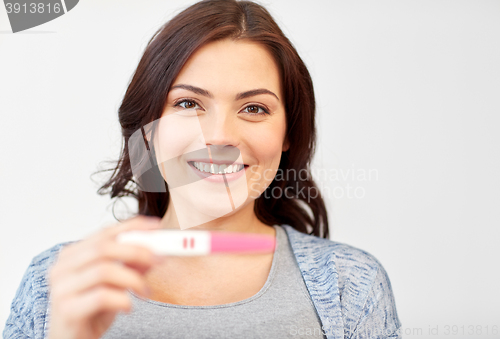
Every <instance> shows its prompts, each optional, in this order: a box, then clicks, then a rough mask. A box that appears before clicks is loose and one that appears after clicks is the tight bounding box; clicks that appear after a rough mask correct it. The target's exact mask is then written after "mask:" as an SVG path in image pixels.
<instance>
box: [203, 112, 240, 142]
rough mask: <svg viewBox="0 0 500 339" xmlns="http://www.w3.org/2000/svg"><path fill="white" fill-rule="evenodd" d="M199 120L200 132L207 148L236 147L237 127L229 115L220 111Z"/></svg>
mask: <svg viewBox="0 0 500 339" xmlns="http://www.w3.org/2000/svg"><path fill="white" fill-rule="evenodd" d="M201 120H203V121H201ZM201 120H200V123H201V130H202V133H203V137H204V139H205V144H206V145H207V146H234V147H236V146H237V145H238V131H237V126H236V124H235V119H234V118H233V117H231V115H230V114H226V113H225V112H222V111H219V112H214V114H209V115H208V116H206V117H205V119H201Z"/></svg>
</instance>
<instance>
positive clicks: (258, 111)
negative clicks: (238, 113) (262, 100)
mask: <svg viewBox="0 0 500 339" xmlns="http://www.w3.org/2000/svg"><path fill="white" fill-rule="evenodd" d="M245 110H247V111H245ZM243 111H244V112H245V113H248V114H250V115H264V114H269V111H268V110H267V109H265V108H264V107H262V106H259V105H248V106H247V107H245V109H244V110H243Z"/></svg>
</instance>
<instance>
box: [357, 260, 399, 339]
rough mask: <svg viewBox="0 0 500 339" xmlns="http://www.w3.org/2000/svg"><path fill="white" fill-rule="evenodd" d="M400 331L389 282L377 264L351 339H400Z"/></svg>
mask: <svg viewBox="0 0 500 339" xmlns="http://www.w3.org/2000/svg"><path fill="white" fill-rule="evenodd" d="M400 331H401V322H400V321H399V318H398V314H397V311H396V304H395V300H394V295H393V292H392V287H391V282H390V280H389V276H388V275H387V272H386V271H385V269H384V267H383V266H382V265H380V264H379V265H378V271H377V274H376V275H375V279H374V280H373V282H372V284H371V287H370V289H369V292H368V296H367V298H366V301H365V303H364V307H363V310H362V313H361V316H360V319H359V321H358V323H357V325H356V327H355V330H354V332H353V333H352V336H351V339H400V338H402V336H401V333H400Z"/></svg>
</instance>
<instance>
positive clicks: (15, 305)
mask: <svg viewBox="0 0 500 339" xmlns="http://www.w3.org/2000/svg"><path fill="white" fill-rule="evenodd" d="M32 278H33V261H32V262H31V264H30V265H29V267H28V268H27V269H26V271H25V272H24V275H23V278H22V279H21V284H20V285H19V287H18V289H17V292H16V295H15V297H14V300H13V301H12V305H11V307H10V314H9V317H8V319H7V322H6V324H5V328H4V330H3V338H4V339H11V338H34V333H33V315H32V309H33V307H32V303H33V288H32V286H33V279H32Z"/></svg>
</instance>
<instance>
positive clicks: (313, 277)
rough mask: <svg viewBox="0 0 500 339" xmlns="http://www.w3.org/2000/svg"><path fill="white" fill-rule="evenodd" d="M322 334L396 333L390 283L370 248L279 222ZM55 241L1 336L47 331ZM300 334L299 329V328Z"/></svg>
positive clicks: (31, 270)
mask: <svg viewBox="0 0 500 339" xmlns="http://www.w3.org/2000/svg"><path fill="white" fill-rule="evenodd" d="M283 228H284V229H285V230H286V233H287V235H288V238H289V240H290V245H291V246H292V249H293V252H294V254H295V258H296V259H297V263H298V265H299V268H300V270H301V272H302V276H303V278H304V281H305V284H306V286H307V289H308V290H309V294H310V296H311V299H312V301H313V303H314V306H315V307H316V310H317V312H318V315H319V318H320V319H321V324H322V329H323V333H324V334H325V336H326V338H327V339H342V338H349V339H362V338H363V339H365V338H370V339H382V338H391V339H393V338H398V339H399V338H401V334H400V332H401V323H400V321H399V318H398V315H397V312H396V305H395V301H394V296H393V292H392V287H391V283H390V281H389V277H388V275H387V272H386V271H385V270H384V268H383V267H382V265H381V264H380V262H379V261H378V260H377V259H376V258H375V257H374V256H372V255H371V254H369V253H367V252H365V251H362V250H360V249H357V248H355V247H353V246H350V245H347V244H343V243H339V242H335V241H331V240H328V239H322V238H319V237H315V236H312V235H307V234H304V233H301V232H298V231H296V230H295V229H294V228H292V227H291V226H289V225H283ZM69 243H71V242H65V243H60V244H57V245H55V246H53V247H51V248H50V249H48V250H46V251H44V252H42V253H40V254H39V255H37V256H36V257H34V258H33V260H32V261H31V264H30V265H29V267H28V269H27V270H26V272H25V274H24V276H23V278H22V281H21V284H20V286H19V288H18V290H17V292H16V295H15V297H14V300H13V301H12V306H11V312H10V315H9V318H8V319H7V323H6V326H5V329H4V331H3V337H4V339H7V338H8V339H11V338H33V339H42V338H46V337H47V335H48V320H49V317H50V314H49V310H50V309H49V286H48V282H47V272H48V269H49V268H50V266H51V264H53V263H54V261H55V260H56V258H57V254H58V253H59V250H60V249H61V248H62V247H63V246H65V245H67V244H69ZM298 334H300V333H298Z"/></svg>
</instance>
